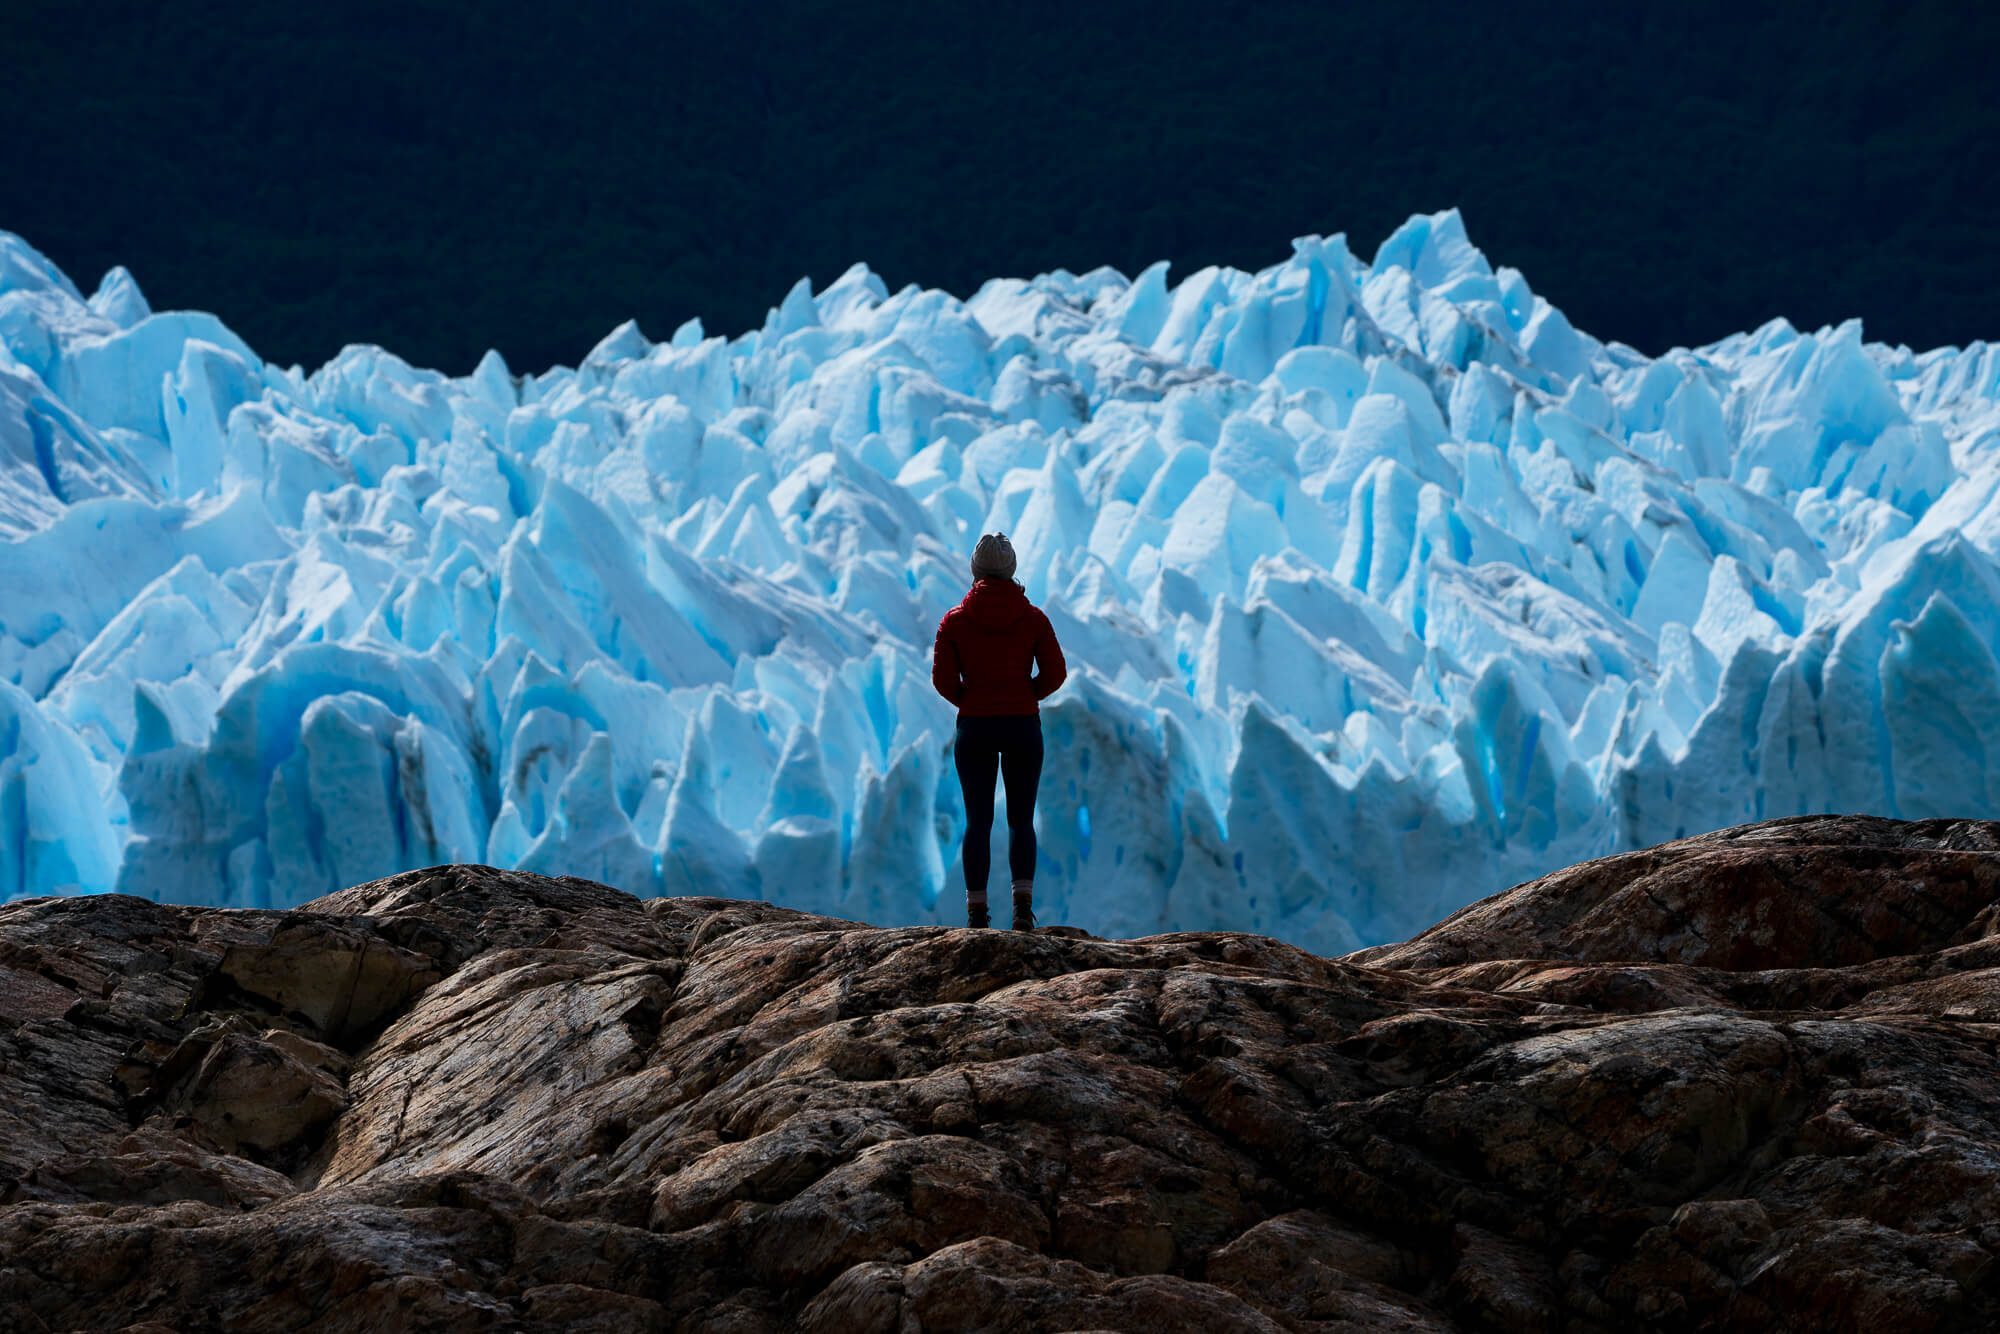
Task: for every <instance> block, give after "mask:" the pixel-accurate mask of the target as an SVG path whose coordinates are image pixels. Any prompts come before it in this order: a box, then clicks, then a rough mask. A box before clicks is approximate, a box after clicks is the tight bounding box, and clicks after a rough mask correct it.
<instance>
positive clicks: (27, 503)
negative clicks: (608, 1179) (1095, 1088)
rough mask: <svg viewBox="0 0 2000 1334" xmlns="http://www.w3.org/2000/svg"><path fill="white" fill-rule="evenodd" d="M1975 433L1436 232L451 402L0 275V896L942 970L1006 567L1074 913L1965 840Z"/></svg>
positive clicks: (1971, 789) (648, 356) (1037, 282)
mask: <svg viewBox="0 0 2000 1334" xmlns="http://www.w3.org/2000/svg"><path fill="white" fill-rule="evenodd" d="M1996 400H2000V349H1996V348H1992V347H1987V346H1985V345H1983V344H1977V343H1975V344H1974V345H1972V346H1971V347H1968V348H1965V349H1963V350H1960V349H1955V348H1942V349H1938V350H1935V351H1931V352H1926V353H1922V354H1914V353H1912V352H1911V351H1910V350H1909V349H1907V348H1901V347H1899V348H1894V349H1891V348H1887V347H1883V346H1881V345H1878V344H1870V343H1865V342H1864V341H1863V340H1862V335H1861V329H1860V325H1859V324H1858V322H1853V321H1850V322H1848V323H1845V324H1842V325H1840V326H1839V327H1837V328H1831V329H1821V330H1819V331H1817V332H1815V333H1810V334H1807V333H1801V332H1799V331H1797V330H1795V329H1793V328H1792V327H1791V326H1790V325H1789V324H1787V323H1786V322H1784V321H1783V320H1774V321H1772V322H1771V323H1769V324H1766V325H1764V326H1763V327H1761V328H1759V329H1757V330H1756V331H1755V332H1752V333H1748V334H1738V335H1734V336H1731V337H1729V338H1725V339H1722V340H1721V341H1719V342H1716V343H1712V344H1710V345H1708V346H1706V347H1702V348H1697V349H1694V350H1692V351H1689V350H1680V349H1676V350H1675V351H1673V352H1671V353H1669V354H1668V355H1667V356H1664V357H1661V358H1658V359H1653V358H1648V357H1645V356H1643V355H1641V354H1639V353H1638V352H1636V351H1634V350H1633V349H1631V348H1629V347H1626V346H1624V345H1622V344H1618V343H1601V342H1599V341H1597V340H1596V339H1593V338H1591V337H1589V336H1588V335H1586V334H1584V333H1582V332H1580V331H1578V330H1576V329H1575V328H1573V327H1572V326H1571V325H1570V324H1569V322H1568V321H1567V320H1566V319H1565V318H1564V316H1563V315H1562V313H1561V312H1560V311H1559V310H1557V309H1556V308H1555V307H1553V306H1551V305H1550V304H1549V303H1548V302H1547V301H1546V300H1544V299H1543V298H1541V297H1539V296H1536V295H1535V294H1534V293H1533V292H1531V291H1530V289H1529V287H1528V285H1527V282H1526V281H1525V279H1524V278H1523V277H1522V275H1521V274H1520V273H1518V272H1516V271H1515V270H1512V269H1509V268H1506V267H1501V268H1498V269H1495V268H1493V267H1492V266H1490V265H1489V263H1488V262H1487V260H1486V259H1485V258H1484V257H1483V256H1482V255H1481V254H1480V252H1479V251H1478V250H1477V249H1475V248H1474V247H1473V246H1472V244H1471V243H1470V242H1469V240H1468V239H1467V236H1466V232H1465V230H1464V227H1463V224H1462V222H1461V220H1460V218H1459V216H1458V214H1457V213H1456V211H1447V212H1444V213H1439V214H1434V215H1430V216H1418V217H1413V218H1411V219H1410V221H1409V222H1407V223H1406V224H1404V225H1403V226H1402V227H1401V228H1399V229H1398V230H1397V231H1396V232H1395V233H1394V234H1393V235H1392V236H1390V237H1389V239H1388V240H1387V241H1385V242H1384V243H1383V244H1382V246H1381V248H1380V249H1379V250H1378V251H1377V253H1376V254H1375V257H1374V259H1373V261H1372V262H1371V263H1366V264H1364V263H1362V262H1361V261H1360V260H1359V259H1357V258H1356V257H1355V256H1354V255H1353V254H1352V253H1351V252H1350V250H1349V248H1348V246H1347V244H1346V242H1345V239H1344V237H1342V236H1339V235H1336V236H1334V237H1332V238H1329V239H1323V238H1320V237H1307V238H1304V239H1301V240H1299V241H1295V242H1294V243H1293V254H1292V257H1291V258H1290V259H1289V260H1287V261H1286V262H1285V263H1283V264H1279V265H1276V266H1274V267H1272V268H1268V269H1265V270H1263V271H1261V272H1258V273H1254V274H1253V273H1243V272H1239V271H1236V270H1233V269H1227V268H1207V269H1203V270H1201V271H1200V272H1197V273H1194V274H1192V275H1190V276H1189V277H1187V278H1185V279H1183V280H1182V281H1181V282H1180V283H1178V284H1177V285H1170V284H1169V283H1168V280H1167V269H1166V266H1165V265H1164V264H1156V265H1153V266H1152V267H1150V268H1148V269H1146V270H1145V271H1143V272H1142V273H1140V274H1139V275H1138V276H1137V277H1136V278H1135V279H1131V280H1129V281H1128V280H1127V279H1126V278H1125V277H1124V276H1123V275H1121V274H1119V273H1117V272H1116V271H1114V270H1111V269H1108V268H1099V269H1096V270H1093V271H1092V272H1089V273H1086V274H1083V275H1081V276H1078V275H1074V274H1071V273H1068V272H1066V271H1058V272H1056V273H1054V274H1048V275H1043V276H1041V277H1038V278H1035V279H1033V280H1031V281H1021V280H1017V279H1001V280H994V281H991V282H988V283H986V284H985V285H984V286H983V287H981V288H980V290H979V291H978V292H977V293H976V294H974V295H973V296H972V297H971V298H970V299H969V300H966V301H960V300H957V299H955V298H954V297H952V296H950V295H949V294H947V293H944V292H939V291H926V290H920V289H918V288H916V287H909V288H905V289H904V290H902V291H900V292H897V293H895V294H893V295H892V294H890V293H889V292H888V291H887V290H886V288H885V286H884V285H883V284H882V282H881V281H880V280H879V279H878V278H877V277H876V276H875V275H873V274H871V273H870V272H869V271H868V270H867V269H866V268H865V267H864V266H861V265H856V266H854V267H853V268H851V269H850V270H848V271H847V272H846V273H845V274H843V275H841V277H840V278H839V279H838V280H837V281H836V282H834V283H833V284H832V285H831V286H829V287H827V288H826V289H825V290H824V291H821V292H819V293H817V294H815V293H814V292H813V290H812V287H811V285H810V284H809V283H808V282H806V281H801V282H800V283H798V284H797V285H796V286H795V287H794V288H793V289H792V290H791V292H790V293H789V294H787V296H786V297H785V299H784V301H783V303H782V304H781V305H780V306H778V307H777V308H776V309H775V310H773V311H772V312H771V314H770V316H769V318H768V319H767V320H766V321H765V323H764V326H763V327H762V328H761V329H758V330H755V331H752V332H749V333H746V334H744V335H742V336H741V337H738V338H733V339H725V338H714V337H706V336H704V332H703V330H702V328H701V325H700V323H699V321H689V322H688V323H687V324H685V325H683V326H682V327H681V328H680V329H679V330H678V331H676V332H675V334H674V335H673V337H672V338H671V339H669V340H668V341H666V342H663V343H654V342H651V341H649V340H648V339H647V338H646V337H645V336H644V335H642V334H641V332H640V330H639V329H638V327H637V326H636V325H635V324H632V323H627V324H625V325H623V326H621V327H620V328H618V329H617V330H615V331H613V332H612V333H611V334H610V335H609V336H608V337H607V338H605V340H604V341H603V342H602V343H600V344H599V345H598V346H597V348H596V349H595V350H593V351H592V352H591V353H590V355H589V356H588V357H586V358H585V359H584V361H583V363H582V364H581V365H580V366H579V367H577V368H575V369H574V370H572V369H570V368H567V367H558V368H555V369H553V370H550V371H548V372H546V373H543V374H540V375H532V376H516V375H513V374H511V373H510V372H509V370H508V368H507V366H506V365H505V364H504V362H503V361H502V360H501V358H500V357H499V356H497V355H495V354H491V353H489V354H488V355H487V356H486V358H485V359H484V360H483V361H481V362H480V364H479V366H478V368H477V369H476V370H475V371H474V372H473V373H472V374H471V375H469V376H466V377H464V378H451V377H447V376H444V375H441V374H438V373H435V372H431V371H425V370H419V369H415V368H413V367H411V366H409V365H407V364H405V363H404V362H402V361H401V360H399V359H398V358H396V357H395V356H393V355H392V354H390V353H389V352H386V351H384V350H382V349H380V348H376V347H364V346H350V347H348V348H346V349H344V350H343V351H342V352H341V354H340V355H339V356H337V357H336V358H334V359H333V360H332V361H331V362H329V363H328V364H327V365H326V366H324V367H322V368H321V369H320V370H318V371H317V372H315V373H313V374H312V375H304V374H302V373H301V371H300V369H299V368H297V367H292V368H289V369H280V368H278V367H275V366H271V365H268V364H266V363H265V362H263V361H262V360H260V359H259V358H258V357H257V356H256V354H255V353H254V352H253V351H252V350H251V349H250V348H249V347H247V346H246V345H245V344H244V343H243V341H242V340H241V339H239V338H238V337H237V336H236V335H234V334H233V333H231V332H230V331H229V330H228V329H227V328H226V327H224V326H223V325H222V323H221V322H220V321H218V320H217V319H216V318H215V317H213V316H211V315H207V314H200V313H188V312H172V313H160V314H154V313H152V312H151V311H150V309H149V307H148V305H147V303H146V301H145V299H144V297H143V296H142V295H141V293H140V290H139V288H138V286H137V285H136V283H135V282H134V281H133V279H132V278H131V276H130V275H129V274H127V273H126V272H125V271H124V270H123V269H114V270H112V271H111V272H110V273H109V274H107V275H106V276H105V278H104V280H103V282H102V283H101V284H100V286H99V287H98V289H97V291H96V292H95V293H94V294H93V295H91V296H90V297H89V298H87V299H86V298H84V297H83V296H82V294H81V293H80V291H79V290H78V289H77V288H76V287H75V286H73V285H72V283H71V282H70V281H69V279H68V278H66V277H65V276H64V275H63V274H62V273H61V272H59V271H58V270H57V269H56V268H55V267H54V266H53V265H52V264H50V263H49V262H48V261H47V260H46V259H45V258H44V257H42V256H41V255H40V254H38V253H37V252H36V251H34V250H33V249H32V248H31V247H30V246H28V245H27V244H26V243H25V242H24V241H22V240H21V239H20V238H18V237H15V236H13V235H11V234H9V233H4V232H0V899H6V898H12V897H18V896H22V895H31V894H46V893H70V892H78V891H95V890H109V889H118V890H122V891H126V892H129V893H135V894H141V895H145V896H149V897H155V898H163V899H171V900H205V901H214V902H217V903H223V904H229V905H247V906H261V905H288V904H295V903H299V902H301V901H303V900H306V899H309V898H312V897H314V896H316V895H319V894H323V893H326V892H328V891H330V890H333V889H337V888H340V887H342V886H346V885H350V884H355V883H359V882H361V881H365V880H368V879H371V878H373V877H376V876H380V875H384V874H387V873H390V872H393V871H396V870H399V869H404V868H408V867H414V866H421V865H426V864H432V863H440V862H487V863H491V864H495V865H500V866H508V867H520V868H525V869H529V870H536V871H543V872H560V873H571V874H578V875H583V876H588V877H592V878H595V879H599V880H603V881H606V882H608V883H610V884H613V885H617V886H620V887H622V888H625V889H628V890H631V891H633V892H636V893H640V894H657V893H714V894H722V895H732V896H740V897H747V896H762V897H766V898H770V899H773V900H776V901H778V902H781V903H785V904H788V905H792V906H796V907H801V908H807V909H813V910H819V911H828V912H834V913H838V914H842V915H847V916H854V917H860V918H865V919H868V920H872V921H876V922H880V923H914V922H929V921H943V922H956V921H959V920H962V917H961V913H962V902H961V899H960V890H961V888H962V887H961V884H960V882H959V879H958V871H957V865H956V849H957V842H958V836H959V831H960V829H961V828H962V823H963V817H962V811H961V807H960V803H959V799H958V793H957V786H956V780H955V778H954V776H953V774H952V771H951V766H950V763H949V761H948V758H947V755H946V751H945V746H946V742H947V740H948V738H949V736H950V733H951V710H950V708H949V707H948V706H947V705H946V704H945V703H944V702H943V701H942V700H940V699H938V698H937V697H936V696H935V694H933V692H932V691H931V689H930V686H929V683H928V678H927V669H928V652H929V644H930V636H931V633H932V630H933V628H934V626H935V624H936V621H937V618H938V616H939V615H940V614H941V613H942V612H943V611H944V609H945V608H946V607H948V606H949V605H951V603H952V602H954V601H955V600H956V599H957V597H958V596H959V595H960V593H961V592H962V589H963V586H964V584H965V581H966V576H965V553H966V552H967V551H968V550H969V549H970V545H971V541H972V539H973V538H974V537H975V536H976V535H977V534H978V533H980V532H981V531H986V530H993V529H1002V530H1005V531H1007V532H1009V533H1010V534H1012V535H1013V537H1014V540H1015V543H1016V546H1017V548H1018V550H1019V551H1020V553H1021V559H1022V566H1021V570H1020V577H1021V578H1022V580H1023V582H1024V583H1025V584H1026V585H1027V587H1028V590H1029V593H1030V595H1031V596H1033V597H1034V598H1035V599H1037V600H1038V601H1041V602H1043V603H1044V604H1045V606H1046V607H1047V610H1048V612H1049V614H1050V616H1051V618H1052V619H1053V621H1054V623H1055V626H1056V629H1057V632H1058V634H1059V635H1060V637H1061V638H1062V640H1063V643H1064V645H1065V648H1066V650H1067V652H1068V655H1069V658H1070V661H1071V664H1072V677H1071V681H1070V684H1069V685H1067V686H1066V687H1065V688H1064V689H1063V690H1062V691H1061V692H1060V693H1059V694H1058V695H1057V696H1056V697H1055V698H1054V699H1053V700H1052V701H1051V702H1050V704H1049V705H1048V706H1047V707H1045V709H1044V712H1043V718H1044V726H1045V729H1046V731H1047V733H1048V736H1049V739H1050V746H1049V758H1048V764H1047V767H1046V770H1045V776H1044V779H1043V785H1042V790H1041V791H1042V796H1041V809H1040V817H1039V818H1040V831H1041V848H1042V852H1041V868H1040V871H1039V875H1038V881H1037V895H1038V908H1039V909H1040V915H1041V916H1042V917H1043V918H1044V919H1045V920H1049V921H1068V922H1073V923H1076V924H1078V925H1082V926H1085V927H1088V928H1090V929H1092V930H1094V931H1099V932H1104V933H1111V934H1120V935H1132V934H1139V933H1145V932H1151V931H1157V930H1161V929H1170V928H1221V927H1229V928H1242V929H1246V930H1253V931H1258V932H1265V933H1270V934H1275V935H1279V936H1283V937H1286V938H1288V939H1291V940H1294V941H1296V942H1299V943H1301V944H1303V945H1305V946H1307V947H1308V948H1312V949H1316V950H1321V951H1329V952H1330V951H1342V950H1347V949H1351V948H1354V947H1356V946H1358V945H1362V944H1366V943H1370V942H1375V941H1381V940H1386V939H1392V938H1398V937H1401V936H1403V935H1406V934H1408V933H1409V932H1411V931H1412V930H1414V929H1417V928H1419V927H1421V926H1423V925H1425V924H1427V923H1429V922H1431V921H1434V920H1436V919H1437V918H1438V917H1439V916H1440V915H1442V914H1443V913H1445V912H1446V911H1448V910H1450V909H1452V908H1454V907H1457V906H1459V905H1460V904H1463V903H1465V902H1467V901H1469V900H1470V899H1472V898H1474V897H1477V896H1479V895H1483V894H1485V893H1488V892H1491V891H1492V890H1494V889H1496V888H1499V887H1501V886H1502V885H1504V884H1506V883H1508V882H1510V881H1513V880H1519V879H1525V878H1528V877H1529V876H1531V875H1535V874H1539V873H1541V872H1544V871H1547V870H1550V869H1552V868H1555V867H1558V866H1561V865H1564V864H1567V863H1570V862H1575V861H1580V860H1583V859H1585V858H1588V857H1592V856H1596V855H1599V854H1602V853H1605V852H1608V851H1612V850H1616V849H1621V848H1629V847H1634V846H1640V845H1644V844H1648V843H1652V842H1655V841H1659V840H1662V839H1665V838H1670V837H1673V836H1675V835H1677V834H1680V833H1683V832H1693V831H1696V830H1702V829H1708V828H1711V827H1716V826H1721V825H1726V824H1733V823H1738V822H1743V821H1749V820H1755V819H1760V818H1766V817H1772V816H1778V815H1785V814H1794V813H1804V812H1811V811H1870V812H1875V813H1880V814H1885V815H1896V816H1903V817H1924V816H1932V815H1947V814H1948V815H1966V816H1990V815H1993V814H1994V813H1995V810H1996V801H1995V788H1996V785H2000V769H1996V768H1995V767H1994V766H1993V765H1992V764H1991V763H1990V761H1991V758H1992V757H1994V756H1996V755H2000V667H1997V666H1996V644H2000V568H1996V564H1995V556H1996V553H2000V496H1996V492H2000V406H1996ZM1001 828H1002V835H1001V836H1004V827H1001Z"/></svg>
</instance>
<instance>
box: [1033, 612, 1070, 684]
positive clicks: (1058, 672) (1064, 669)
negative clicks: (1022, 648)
mask: <svg viewBox="0 0 2000 1334" xmlns="http://www.w3.org/2000/svg"><path fill="white" fill-rule="evenodd" d="M1035 615H1036V616H1038V617H1040V618H1041V622H1042V625H1041V630H1040V632H1039V633H1038V634H1036V636H1035V667H1036V672H1035V680H1034V687H1035V699H1036V700H1037V701H1040V700H1045V699H1047V698H1048V697H1049V696H1050V695H1053V694H1055V693H1056V690H1057V689H1058V688H1059V687H1060V686H1061V685H1062V683H1063V682H1064V681H1065V680H1067V679H1068V677H1069V665H1068V664H1067V663H1065V662H1064V661H1063V655H1062V645H1061V644H1058V643H1057V642H1056V628H1055V627H1054V626H1053V625H1050V624H1049V618H1048V616H1047V615H1046V614H1044V613H1043V612H1041V611H1039V610H1037V611H1036V612H1035Z"/></svg>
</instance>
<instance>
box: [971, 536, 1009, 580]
mask: <svg viewBox="0 0 2000 1334" xmlns="http://www.w3.org/2000/svg"><path fill="white" fill-rule="evenodd" d="M972 577H973V578H974V579H975V580H977V579H1012V578H1013V577H1014V546H1013V544H1012V543H1010V542H1009V541H1008V540H1007V534H1005V533H988V534H986V536H984V537H982V538H980V539H979V545H978V546H976V547H974V548H973V549H972Z"/></svg>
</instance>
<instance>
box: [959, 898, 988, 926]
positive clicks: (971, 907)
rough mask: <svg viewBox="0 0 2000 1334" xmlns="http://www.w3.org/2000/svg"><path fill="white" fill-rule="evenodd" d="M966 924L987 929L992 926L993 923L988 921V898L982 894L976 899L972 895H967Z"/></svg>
mask: <svg viewBox="0 0 2000 1334" xmlns="http://www.w3.org/2000/svg"><path fill="white" fill-rule="evenodd" d="M965 924H966V925H967V926H971V927H986V926H990V925H992V923H991V922H990V921H989V920H988V918H987V916H986V896H985V895H984V894H981V895H980V896H979V897H978V898H976V899H975V898H973V897H972V896H971V895H970V894H968V895H966V897H965Z"/></svg>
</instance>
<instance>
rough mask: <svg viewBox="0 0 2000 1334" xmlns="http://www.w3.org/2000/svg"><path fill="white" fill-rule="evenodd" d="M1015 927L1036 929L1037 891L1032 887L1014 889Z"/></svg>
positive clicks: (1028, 929) (1025, 929)
mask: <svg viewBox="0 0 2000 1334" xmlns="http://www.w3.org/2000/svg"><path fill="white" fill-rule="evenodd" d="M1014 929H1015V930H1016V931H1033V930H1034V929H1035V892H1034V891H1033V890H1032V889H1017V890H1015V891H1014Z"/></svg>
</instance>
